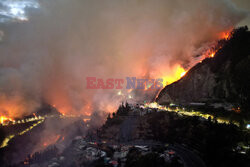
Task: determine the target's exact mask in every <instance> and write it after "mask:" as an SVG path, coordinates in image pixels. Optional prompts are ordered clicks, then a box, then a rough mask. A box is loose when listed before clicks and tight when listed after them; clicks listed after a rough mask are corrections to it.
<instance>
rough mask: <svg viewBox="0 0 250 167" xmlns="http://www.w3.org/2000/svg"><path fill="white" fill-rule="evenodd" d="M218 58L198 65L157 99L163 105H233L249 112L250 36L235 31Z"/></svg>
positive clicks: (245, 30) (243, 30)
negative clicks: (200, 103)
mask: <svg viewBox="0 0 250 167" xmlns="http://www.w3.org/2000/svg"><path fill="white" fill-rule="evenodd" d="M218 46H219V47H220V49H219V50H218V51H217V52H216V54H215V56H214V58H207V59H205V60H203V61H202V62H201V63H198V64H196V65H195V66H194V67H193V68H191V69H190V70H189V71H188V73H187V74H186V75H185V76H184V77H183V78H181V79H180V80H178V81H177V82H175V83H172V84H170V85H168V86H166V87H165V88H164V89H163V90H162V91H161V92H160V93H159V95H158V97H157V98H156V101H157V102H158V103H160V104H169V103H171V102H174V103H181V104H187V103H191V102H205V103H218V102H219V103H231V104H233V105H234V106H240V107H241V109H242V111H247V110H249V94H250V92H249V91H250V88H249V87H250V86H249V85H250V84H249V83H250V32H249V31H248V28H247V27H241V28H238V29H235V30H233V31H232V33H231V38H230V39H229V40H222V41H218Z"/></svg>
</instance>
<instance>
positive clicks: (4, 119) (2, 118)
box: [0, 116, 13, 124]
mask: <svg viewBox="0 0 250 167" xmlns="http://www.w3.org/2000/svg"><path fill="white" fill-rule="evenodd" d="M6 121H13V120H12V119H11V118H8V117H5V116H0V124H4V123H5V122H6Z"/></svg>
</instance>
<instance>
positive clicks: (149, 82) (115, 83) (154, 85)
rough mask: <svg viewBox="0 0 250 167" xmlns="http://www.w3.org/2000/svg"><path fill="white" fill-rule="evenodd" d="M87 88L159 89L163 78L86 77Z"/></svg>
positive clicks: (161, 86)
mask: <svg viewBox="0 0 250 167" xmlns="http://www.w3.org/2000/svg"><path fill="white" fill-rule="evenodd" d="M86 82H87V89H124V88H125V89H161V88H163V79H162V78H158V79H141V78H136V77H126V79H121V78H108V79H103V78H97V77H86Z"/></svg>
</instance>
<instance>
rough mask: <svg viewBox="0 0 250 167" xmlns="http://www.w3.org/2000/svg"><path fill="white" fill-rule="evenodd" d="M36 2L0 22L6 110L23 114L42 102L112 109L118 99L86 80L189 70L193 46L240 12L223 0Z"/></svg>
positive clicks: (0, 86) (70, 109) (80, 110)
mask: <svg viewBox="0 0 250 167" xmlns="http://www.w3.org/2000/svg"><path fill="white" fill-rule="evenodd" d="M39 3H40V5H39V6H40V8H39V9H29V10H26V13H27V16H29V21H26V22H24V23H13V22H12V23H10V22H2V23H0V29H1V31H0V42H1V43H0V51H1V56H0V100H1V102H0V113H1V114H4V115H11V116H13V115H18V116H21V115H25V114H28V113H30V112H32V111H34V110H35V109H36V108H37V107H39V104H40V103H41V101H45V102H47V103H49V104H51V105H55V106H56V107H57V108H58V109H59V111H60V112H63V113H72V114H89V113H90V112H92V111H93V110H95V111H96V110H103V111H107V112H110V111H112V110H114V109H115V107H114V106H116V105H117V104H118V103H119V102H120V100H121V99H123V97H120V96H117V92H118V90H88V89H86V77H88V76H94V77H100V78H104V79H105V78H122V79H125V77H127V76H135V77H142V76H145V75H147V76H148V77H150V78H158V77H162V76H167V75H168V74H169V73H172V72H171V70H172V68H173V67H176V65H181V66H182V67H184V68H188V67H189V65H190V63H191V64H192V62H193V59H192V57H193V56H194V54H197V50H200V49H201V47H204V45H205V44H207V43H210V42H212V41H214V40H217V39H218V38H219V34H220V33H221V32H223V31H226V30H229V29H231V28H233V27H234V26H235V25H236V24H237V23H238V22H240V21H241V20H242V19H243V18H244V17H245V13H244V12H242V11H241V10H240V9H237V8H236V7H235V6H234V5H233V4H232V3H231V2H230V1H228V0H220V1H218V0H189V1H186V0H176V1H172V0H119V1H117V0H70V1H69V0H53V1H52V0H50V1H47V0H41V1H39ZM27 19H28V17H27ZM3 32H4V33H3ZM2 39H3V40H2ZM1 40H2V41H1ZM9 103H13V104H11V106H18V107H8V106H10V104H9ZM3 104H5V105H3ZM7 104H8V105H7ZM20 108H21V109H20ZM17 112H19V113H17ZM13 113H14V114H13Z"/></svg>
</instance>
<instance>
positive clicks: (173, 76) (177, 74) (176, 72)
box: [162, 65, 187, 86]
mask: <svg viewBox="0 0 250 167" xmlns="http://www.w3.org/2000/svg"><path fill="white" fill-rule="evenodd" d="M186 73H187V71H186V70H185V69H184V68H182V67H181V66H180V65H176V66H175V67H174V68H173V72H172V73H170V74H169V75H165V76H164V77H162V78H163V86H166V85H169V84H171V83H173V82H175V81H177V80H179V79H180V78H182V77H183V76H184V75H186Z"/></svg>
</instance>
